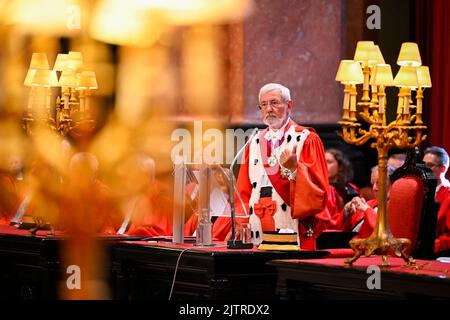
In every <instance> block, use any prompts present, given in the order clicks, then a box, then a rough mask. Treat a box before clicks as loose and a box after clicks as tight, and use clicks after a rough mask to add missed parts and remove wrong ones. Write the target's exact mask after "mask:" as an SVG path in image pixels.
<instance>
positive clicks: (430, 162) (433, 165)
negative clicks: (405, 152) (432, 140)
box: [423, 153, 445, 181]
mask: <svg viewBox="0 0 450 320" xmlns="http://www.w3.org/2000/svg"><path fill="white" fill-rule="evenodd" d="M423 163H424V164H425V166H426V167H427V168H430V169H431V171H433V173H434V175H435V176H436V178H437V179H438V180H439V181H440V180H441V173H442V172H444V171H445V166H444V165H440V164H439V163H440V161H439V157H438V156H437V155H435V154H432V153H427V154H426V155H425V156H424V157H423Z"/></svg>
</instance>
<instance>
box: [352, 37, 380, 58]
mask: <svg viewBox="0 0 450 320" xmlns="http://www.w3.org/2000/svg"><path fill="white" fill-rule="evenodd" d="M374 47H375V44H374V43H373V41H358V43H357V44H356V50H355V56H354V57H353V60H354V61H357V62H363V63H367V62H368V61H369V56H370V53H371V51H372V50H374Z"/></svg>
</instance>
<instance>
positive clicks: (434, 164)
mask: <svg viewBox="0 0 450 320" xmlns="http://www.w3.org/2000/svg"><path fill="white" fill-rule="evenodd" d="M423 164H424V165H425V167H427V168H429V169H432V170H433V169H434V168H436V167H440V166H441V164H436V163H433V162H424V163H423Z"/></svg>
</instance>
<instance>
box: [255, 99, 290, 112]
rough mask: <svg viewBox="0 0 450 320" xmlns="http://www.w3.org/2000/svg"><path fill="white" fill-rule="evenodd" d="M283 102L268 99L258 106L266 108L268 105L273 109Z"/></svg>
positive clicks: (262, 108)
mask: <svg viewBox="0 0 450 320" xmlns="http://www.w3.org/2000/svg"><path fill="white" fill-rule="evenodd" d="M283 104H284V102H281V101H279V100H275V99H274V100H270V101H262V102H261V103H260V104H259V105H258V108H259V109H261V110H266V109H267V108H268V107H269V105H270V106H271V107H272V108H273V109H278V108H280V107H281V106H282V105H283Z"/></svg>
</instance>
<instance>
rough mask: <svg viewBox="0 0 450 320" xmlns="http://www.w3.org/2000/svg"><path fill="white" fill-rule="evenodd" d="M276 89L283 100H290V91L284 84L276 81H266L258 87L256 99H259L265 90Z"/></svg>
mask: <svg viewBox="0 0 450 320" xmlns="http://www.w3.org/2000/svg"><path fill="white" fill-rule="evenodd" d="M274 90H278V91H279V92H280V94H281V96H282V97H283V99H284V101H291V91H290V90H289V89H288V88H286V87H285V86H283V85H281V84H278V83H267V84H265V85H264V86H262V87H261V89H259V95H258V101H261V96H262V95H263V94H265V93H267V92H270V91H274Z"/></svg>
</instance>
